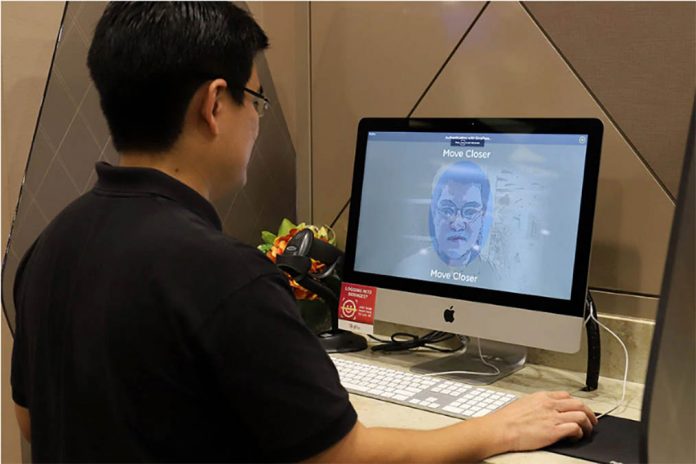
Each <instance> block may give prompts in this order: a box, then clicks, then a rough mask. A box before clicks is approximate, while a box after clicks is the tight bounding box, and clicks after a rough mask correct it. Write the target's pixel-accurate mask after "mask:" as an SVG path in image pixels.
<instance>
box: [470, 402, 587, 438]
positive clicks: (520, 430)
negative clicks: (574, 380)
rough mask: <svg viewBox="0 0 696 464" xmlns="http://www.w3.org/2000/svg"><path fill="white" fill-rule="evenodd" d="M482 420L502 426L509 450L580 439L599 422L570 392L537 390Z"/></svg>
mask: <svg viewBox="0 0 696 464" xmlns="http://www.w3.org/2000/svg"><path fill="white" fill-rule="evenodd" d="M482 419H483V420H485V421H487V422H489V423H491V424H496V426H497V427H501V431H502V433H503V437H502V438H503V442H504V443H505V448H506V451H526V450H534V449H538V448H543V447H545V446H548V445H551V444H553V443H555V442H557V441H559V440H561V439H563V438H570V439H575V440H578V439H580V438H582V437H583V436H584V435H589V434H590V433H592V427H594V425H595V424H597V418H596V417H595V415H594V413H593V412H592V411H591V410H590V408H588V407H587V406H585V404H584V403H583V402H582V401H580V400H578V399H575V398H572V397H571V396H570V394H569V393H566V392H539V393H534V394H532V395H528V396H525V397H523V398H521V399H519V400H517V401H515V402H513V403H511V404H509V405H507V406H505V407H504V408H502V409H499V410H497V411H495V412H493V413H491V414H489V415H487V416H485V417H483V418H482Z"/></svg>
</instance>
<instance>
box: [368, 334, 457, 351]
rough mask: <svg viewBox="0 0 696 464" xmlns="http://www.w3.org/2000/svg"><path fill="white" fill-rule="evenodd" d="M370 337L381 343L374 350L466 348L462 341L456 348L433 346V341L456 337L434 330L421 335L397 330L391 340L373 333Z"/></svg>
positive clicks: (452, 349) (445, 349)
mask: <svg viewBox="0 0 696 464" xmlns="http://www.w3.org/2000/svg"><path fill="white" fill-rule="evenodd" d="M369 337H370V338H371V339H372V340H375V341H377V342H379V343H380V344H379V345H375V346H373V347H372V348H371V349H372V351H407V350H412V349H415V348H427V349H429V350H433V351H439V352H440V353H454V352H456V351H459V350H461V349H462V348H464V343H461V344H460V345H459V346H458V347H456V348H441V347H438V346H433V343H441V342H444V341H447V340H451V339H452V338H454V337H455V335H454V334H450V333H447V332H437V331H433V332H429V333H427V334H425V335H423V336H420V337H419V336H418V335H414V334H410V333H406V332H396V333H394V334H392V335H391V337H389V338H390V340H383V339H381V338H377V337H375V336H373V335H369ZM399 338H401V339H399Z"/></svg>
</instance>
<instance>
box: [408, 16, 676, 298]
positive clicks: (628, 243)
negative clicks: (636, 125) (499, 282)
mask: <svg viewBox="0 0 696 464" xmlns="http://www.w3.org/2000/svg"><path fill="white" fill-rule="evenodd" d="M415 115H416V116H422V117H427V116H451V117H486V116H487V117H496V116H512V117H597V118H600V119H601V120H602V121H603V123H604V142H603V149H602V164H601V171H600V184H599V192H598V201H597V208H596V216H595V223H594V240H593V255H592V262H591V269H590V285H591V286H593V287H599V288H608V289H617V290H622V291H629V292H637V293H644V294H651V295H656V294H658V293H659V289H660V283H661V278H662V271H663V267H664V261H665V256H666V251H667V242H668V240H669V230H670V225H671V220H672V214H673V205H672V203H671V201H670V200H669V198H668V196H667V195H666V194H665V192H664V191H663V190H662V189H661V188H660V186H659V185H658V184H657V183H656V182H655V180H654V179H653V177H652V176H651V175H650V172H649V171H648V170H647V169H646V168H645V166H644V165H643V164H642V163H641V162H640V160H639V159H638V158H637V157H636V156H635V153H634V152H633V151H632V149H631V147H630V146H629V145H628V144H627V143H626V141H625V140H624V139H623V137H622V136H621V134H620V133H619V132H618V131H617V130H616V128H615V127H614V126H613V125H612V124H611V122H610V121H609V119H608V118H607V117H606V115H605V114H604V113H603V112H602V110H601V108H600V107H599V106H598V105H597V103H596V102H595V101H594V100H593V99H592V97H591V95H590V94H589V93H588V92H587V91H586V89H585V88H584V87H583V85H582V83H581V82H580V81H579V80H578V79H577V77H576V76H575V75H574V74H573V72H572V71H571V70H570V69H569V68H568V67H567V65H566V64H565V62H564V61H563V59H562V58H561V57H560V56H559V55H558V53H557V52H556V51H555V50H554V49H553V47H552V46H551V45H550V44H549V43H548V41H547V39H546V37H545V36H544V35H543V34H542V32H541V31H540V30H539V29H538V28H537V26H536V25H535V24H534V22H533V21H532V19H531V18H530V17H529V15H528V14H527V12H526V11H525V10H524V9H523V8H522V6H521V5H520V4H518V3H507V2H500V3H492V4H491V5H490V6H489V7H488V8H487V9H486V11H485V12H484V13H483V15H482V16H481V18H480V19H479V20H478V22H477V23H476V24H475V25H474V28H473V29H472V31H471V33H470V34H469V36H468V37H467V39H466V40H465V41H464V42H463V43H462V45H461V46H460V47H459V49H458V50H457V52H456V54H455V55H454V57H453V58H452V60H451V61H450V62H449V64H448V66H447V67H446V68H445V69H444V71H443V73H442V74H441V75H440V77H439V78H438V80H437V81H436V82H435V83H434V85H433V87H432V88H431V89H430V91H429V92H428V94H427V95H426V96H425V98H424V99H423V101H422V102H421V104H420V105H419V107H418V108H417V109H416V112H415Z"/></svg>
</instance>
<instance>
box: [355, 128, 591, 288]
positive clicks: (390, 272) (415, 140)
mask: <svg viewBox="0 0 696 464" xmlns="http://www.w3.org/2000/svg"><path fill="white" fill-rule="evenodd" d="M586 147H587V136H583V135H561V134H473V133H468V134H451V133H432V132H429V133H413V132H409V133H407V132H370V133H369V135H368V143H367V149H366V156H365V171H364V178H363V191H362V199H361V205H360V219H359V225H358V237H357V245H356V256H355V270H357V271H361V272H368V273H373V274H381V275H387V276H395V277H406V278H411V279H418V280H423V281H430V282H442V283H448V284H453V285H464V286H471V287H480V288H486V289H491V290H501V291H508V292H514V293H523V294H528V295H536V296H545V297H551V298H560V299H570V294H571V285H572V280H573V266H574V260H575V246H576V240H577V234H578V220H579V215H580V198H581V194H582V183H583V172H584V165H585V152H586Z"/></svg>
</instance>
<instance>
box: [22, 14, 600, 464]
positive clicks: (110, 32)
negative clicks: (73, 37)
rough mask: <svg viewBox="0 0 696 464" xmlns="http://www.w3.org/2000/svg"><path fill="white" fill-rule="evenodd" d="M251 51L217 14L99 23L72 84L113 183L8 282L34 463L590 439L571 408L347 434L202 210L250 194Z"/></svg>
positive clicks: (266, 270)
mask: <svg viewBox="0 0 696 464" xmlns="http://www.w3.org/2000/svg"><path fill="white" fill-rule="evenodd" d="M266 47H267V39H266V36H265V35H264V33H263V31H262V30H261V29H260V28H259V27H258V25H257V24H256V23H255V22H254V21H253V19H251V18H250V17H249V16H248V15H247V14H246V13H245V12H244V11H242V10H240V9H238V8H236V7H235V6H233V5H232V4H231V3H229V2H220V3H213V4H207V3H176V2H172V3H113V4H109V6H108V7H107V8H106V11H105V13H104V16H103V17H102V18H101V20H100V22H99V24H98V26H97V28H96V31H95V35H94V39H93V42H92V45H91V48H90V51H89V59H88V64H89V67H90V71H91V75H92V78H93V79H94V82H95V84H96V87H97V89H98V91H99V94H100V97H101V103H102V109H103V110H104V114H105V115H106V118H107V120H108V123H109V128H110V130H111V133H112V137H113V142H114V145H115V147H116V149H117V150H118V151H119V153H120V154H121V159H120V165H119V167H112V166H109V165H106V164H99V165H98V166H97V171H98V176H99V179H98V182H97V185H96V186H95V188H94V189H93V190H92V191H91V192H89V193H87V194H86V195H84V196H82V197H81V198H79V199H78V200H76V201H75V202H74V203H72V204H71V205H69V206H68V207H67V208H66V209H65V210H64V211H63V212H62V213H61V214H60V215H59V216H58V217H57V218H56V219H55V220H54V221H53V222H52V223H51V224H50V225H49V226H48V227H47V228H46V230H45V231H44V232H43V233H42V234H41V236H40V237H39V238H38V239H37V241H36V242H35V244H34V245H33V246H32V248H31V249H30V251H29V252H28V253H27V255H26V256H25V258H24V259H23V262H22V264H21V266H20V270H19V271H18V273H17V278H16V285H15V287H16V292H15V295H16V306H17V314H18V315H17V333H16V339H15V346H14V352H13V363H12V388H13V398H14V400H15V402H16V403H17V414H18V419H19V422H20V425H21V426H22V428H23V432H24V434H25V436H26V437H27V439H30V440H31V442H32V451H33V458H34V459H35V460H36V461H54V462H56V461H91V462H96V461H121V462H132V461H188V462H203V461H295V460H298V461H299V460H305V459H314V460H320V461H339V460H342V461H346V460H350V461H368V460H369V461H390V460H401V461H406V460H408V461H422V460H437V461H444V460H475V459H481V458H483V457H484V456H488V455H491V454H496V453H500V452H504V451H508V450H513V449H532V448H537V447H540V446H544V445H546V444H549V443H552V442H554V441H556V440H558V439H560V438H562V437H579V436H581V435H582V434H583V431H584V432H585V433H589V431H590V430H591V428H592V424H593V422H594V416H593V415H592V413H591V412H590V411H589V410H588V409H587V408H586V407H585V406H584V405H582V403H581V402H579V401H577V400H574V399H571V398H570V397H569V395H568V394H567V393H540V394H536V395H531V396H528V397H526V398H524V399H522V400H520V401H518V402H516V403H515V404H513V405H511V406H509V407H507V408H505V409H503V410H501V411H500V412H497V413H495V414H492V415H490V416H488V417H484V418H481V419H476V420H471V421H467V422H464V423H461V424H458V425H455V426H451V427H448V428H445V429H441V430H436V431H430V432H418V431H405V430H392V429H368V428H366V427H364V426H362V425H361V424H360V423H359V422H358V421H357V418H356V414H355V411H354V410H353V408H352V406H351V404H350V402H349V401H348V395H347V393H346V392H345V390H344V389H343V388H342V387H341V385H340V383H339V379H338V376H337V373H336V370H335V368H334V366H333V364H332V362H331V360H330V359H329V358H328V356H327V355H326V354H325V353H324V352H323V350H322V349H321V347H320V345H319V343H318V341H317V340H316V338H315V337H314V336H313V335H312V333H311V332H310V330H309V329H308V328H307V327H306V326H305V325H304V324H303V322H302V320H301V318H300V317H299V315H298V313H297V311H296V309H295V304H294V301H293V299H292V295H291V293H290V290H289V287H288V285H287V282H286V280H285V279H284V278H283V277H282V275H281V274H280V273H279V272H278V271H277V270H276V269H275V267H274V266H273V265H272V264H271V263H270V262H269V261H268V260H267V259H266V258H265V257H264V256H263V255H262V254H261V253H259V252H258V251H256V250H255V249H253V248H251V247H248V246H245V245H243V244H241V243H239V242H238V241H236V240H234V239H232V238H230V237H227V236H225V235H223V234H222V232H221V230H220V221H219V219H218V216H217V214H216V213H215V210H214V209H213V207H212V206H211V204H210V202H209V201H210V200H211V199H214V198H216V197H218V196H220V195H223V194H224V193H225V192H226V191H228V190H229V189H231V188H241V187H242V186H243V185H244V182H245V180H246V166H247V163H248V161H249V156H250V154H251V150H252V147H253V144H254V141H255V139H256V137H257V135H258V118H259V117H260V115H261V113H262V111H263V110H264V108H265V107H266V105H267V103H268V102H267V100H266V99H265V97H263V90H262V87H261V83H260V82H259V78H258V75H257V73H256V70H255V68H254V66H253V59H254V57H255V55H256V54H257V53H258V52H259V51H261V50H263V49H264V48H266ZM239 220H244V218H239Z"/></svg>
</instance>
